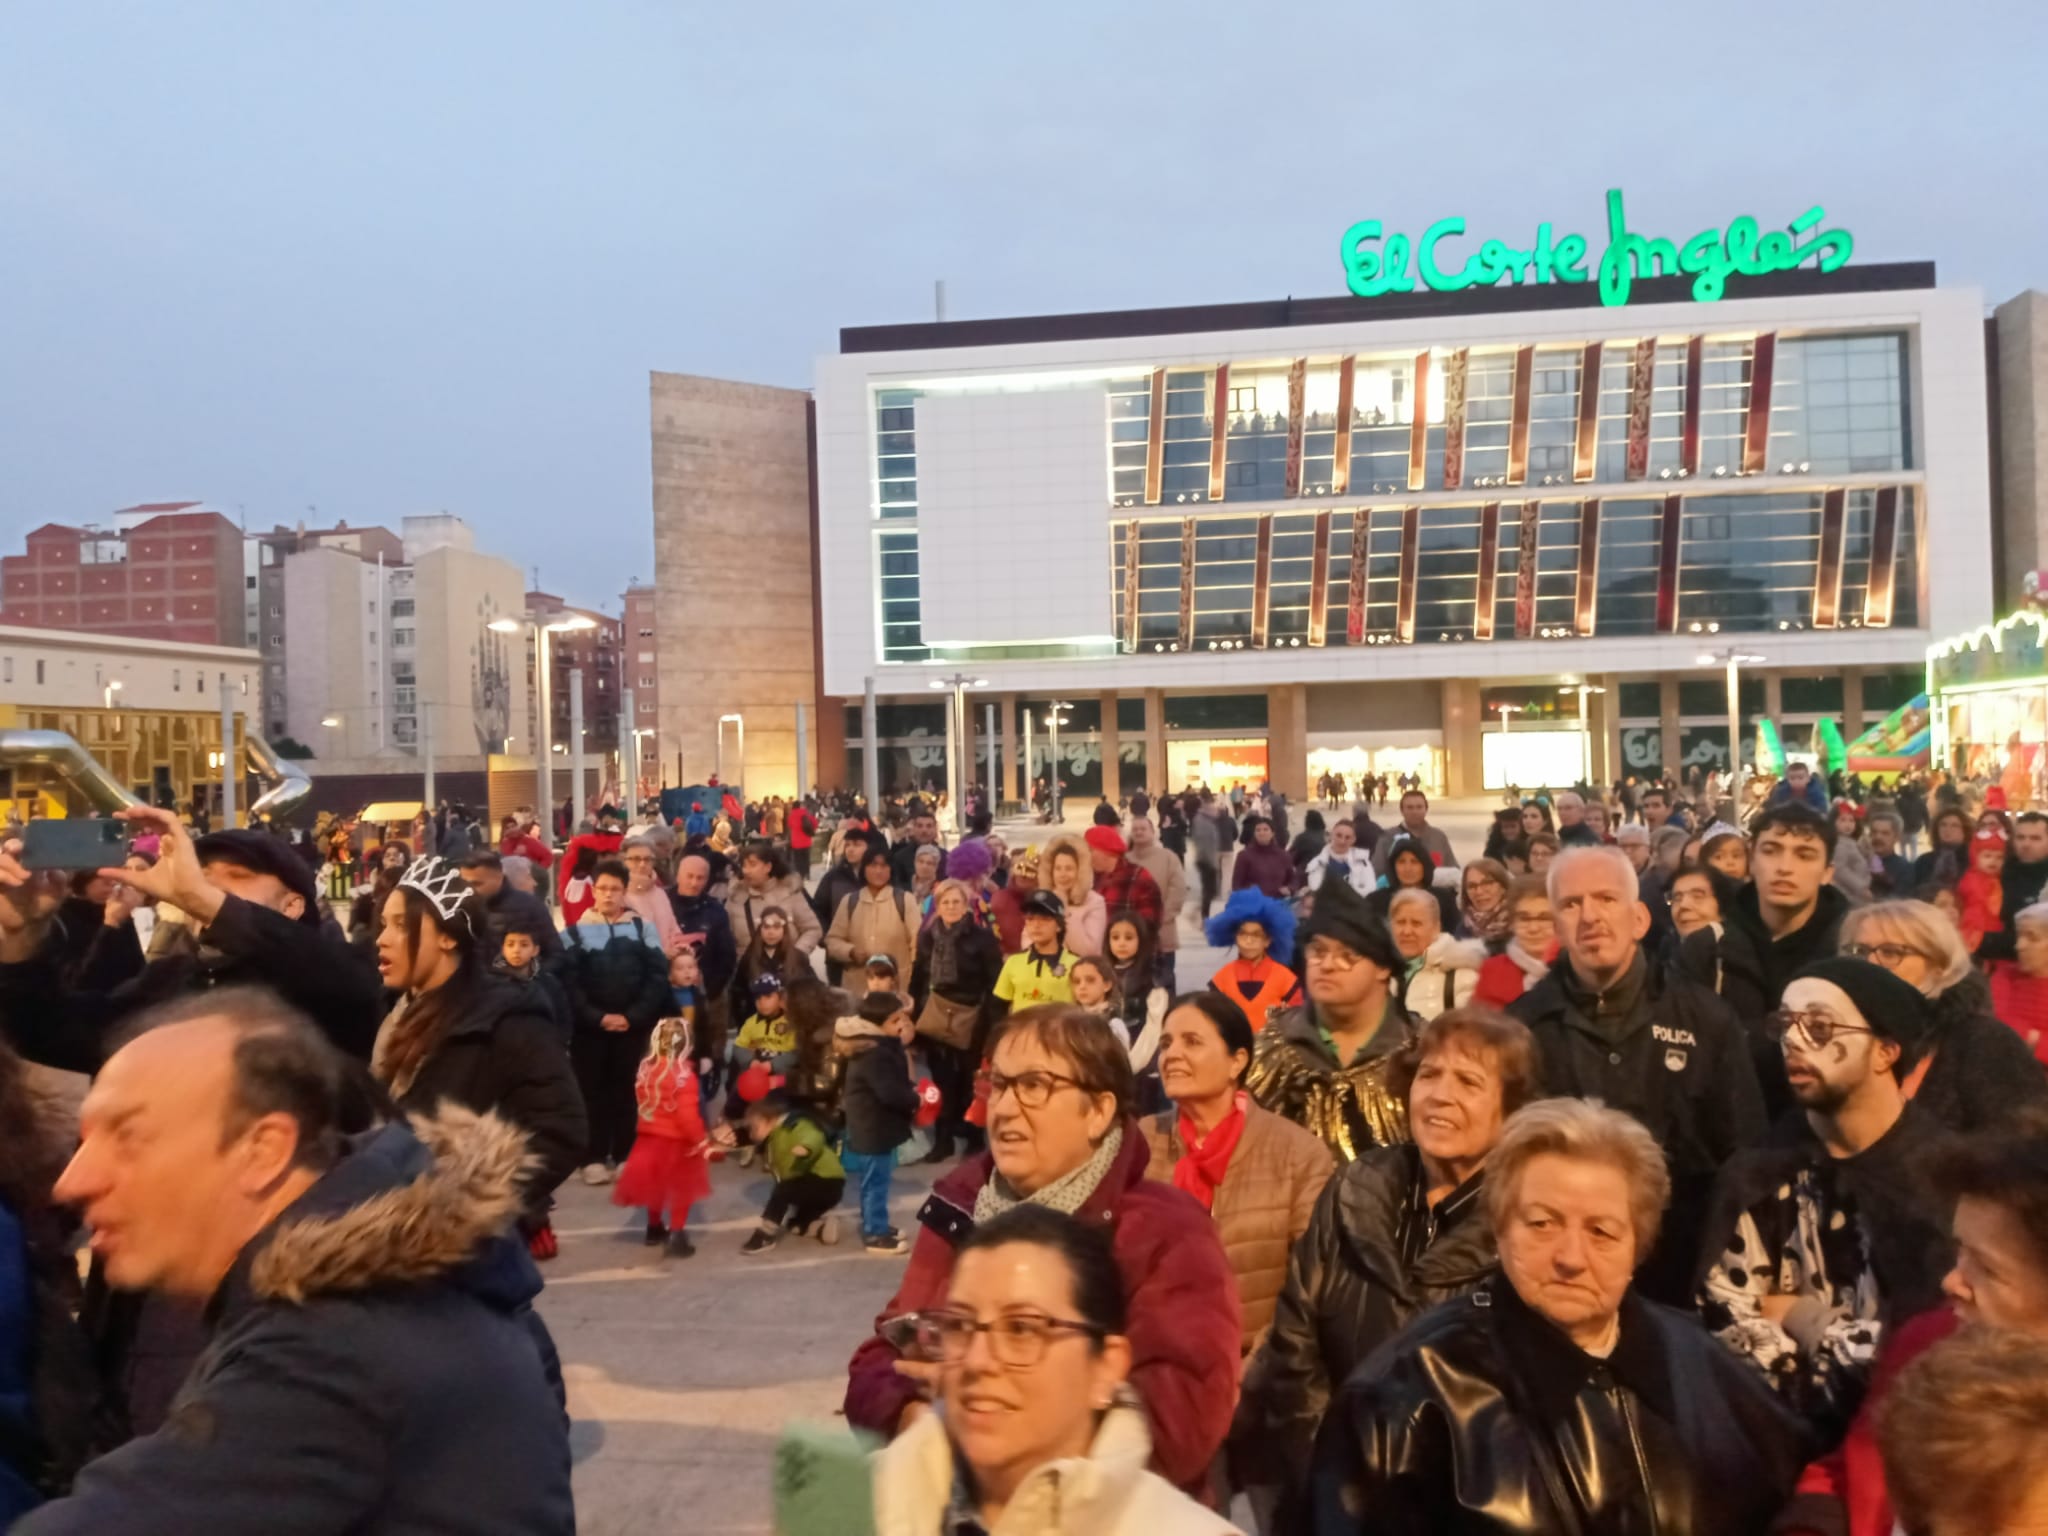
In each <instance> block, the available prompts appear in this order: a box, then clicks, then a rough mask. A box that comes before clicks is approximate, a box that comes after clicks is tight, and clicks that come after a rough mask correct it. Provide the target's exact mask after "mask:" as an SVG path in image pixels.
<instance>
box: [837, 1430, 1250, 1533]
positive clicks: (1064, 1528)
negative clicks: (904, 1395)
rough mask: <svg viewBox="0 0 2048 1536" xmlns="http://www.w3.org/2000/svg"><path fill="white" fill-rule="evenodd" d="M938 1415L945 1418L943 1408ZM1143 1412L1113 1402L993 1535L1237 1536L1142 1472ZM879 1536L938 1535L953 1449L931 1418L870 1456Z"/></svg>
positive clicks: (1147, 1444)
mask: <svg viewBox="0 0 2048 1536" xmlns="http://www.w3.org/2000/svg"><path fill="white" fill-rule="evenodd" d="M941 1412H943V1410H941ZM1151 1459H1152V1435H1151V1431H1149V1430H1148V1429H1147V1428H1146V1427H1145V1415H1144V1412H1143V1411H1142V1410H1141V1409H1139V1408H1137V1407H1135V1406H1127V1405H1124V1404H1119V1405H1118V1406H1116V1407H1114V1408H1112V1409H1110V1410H1109V1412H1108V1413H1106V1414H1104V1415H1103V1416H1102V1427H1101V1428H1100V1429H1098V1430H1097V1431H1096V1433H1095V1443H1094V1445H1092V1446H1091V1447H1089V1451H1088V1454H1087V1455H1086V1456H1085V1457H1074V1458H1072V1459H1071V1460H1067V1461H1055V1462H1050V1463H1048V1464H1047V1465H1045V1466H1042V1467H1040V1468H1039V1469H1038V1470H1037V1471H1036V1472H1033V1473H1032V1474H1031V1475H1030V1477H1028V1478H1026V1479H1025V1480H1024V1484H1023V1486H1022V1487H1020V1488H1019V1489H1018V1490H1017V1494H1016V1497H1014V1498H1013V1499H1011V1500H1010V1502H1009V1503H1008V1505H1006V1506H1005V1507H1004V1509H1003V1514H1002V1518H1001V1519H1000V1520H998V1521H997V1522H996V1523H995V1527H994V1529H993V1530H991V1531H990V1532H989V1536H1242V1533H1241V1532H1239V1531H1238V1529H1237V1527H1236V1526H1234V1525H1232V1524H1230V1523H1229V1522H1228V1521H1227V1520H1225V1519H1224V1518H1223V1517H1222V1516H1221V1515H1219V1514H1217V1513H1215V1512H1214V1511H1213V1510H1207V1509H1204V1508H1203V1507H1202V1506H1201V1505H1199V1504H1197V1503H1196V1502H1195V1501H1194V1500H1193V1499H1191V1498H1189V1497H1188V1496H1187V1495H1186V1494H1184V1493H1182V1492H1181V1491H1180V1490H1179V1489H1178V1488H1176V1487H1174V1486H1173V1484H1171V1483H1169V1482H1167V1481H1166V1479H1164V1478H1163V1477H1160V1476H1158V1475H1157V1474H1155V1473H1152V1472H1148V1471H1146V1470H1145V1464H1146V1463H1147V1462H1148V1461H1150V1460H1151ZM874 1465H875V1536H944V1531H945V1519H946V1505H947V1503H948V1502H949V1501H950V1500H951V1499H952V1497H953V1446H952V1443H951V1442H950V1441H949V1440H947V1438H946V1426H945V1423H944V1421H943V1420H942V1419H941V1418H940V1414H939V1413H927V1414H925V1415H923V1416H922V1417H921V1418H919V1419H918V1421H917V1422H916V1423H915V1424H913V1425H911V1426H910V1428H909V1429H907V1430H905V1431H904V1432H903V1433H902V1434H900V1435H898V1436H897V1437H896V1439H895V1441H894V1442H893V1443H892V1444H890V1445H887V1446H885V1447H883V1448H882V1449H881V1450H879V1451H877V1452H876V1453H875V1464H874Z"/></svg>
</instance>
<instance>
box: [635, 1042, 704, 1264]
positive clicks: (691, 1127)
mask: <svg viewBox="0 0 2048 1536" xmlns="http://www.w3.org/2000/svg"><path fill="white" fill-rule="evenodd" d="M633 1096H634V1098H635V1099H636V1100H637V1101H638V1103H639V1106H640V1132H639V1134H638V1135H637V1136H635V1137H634V1138H633V1150H632V1151H631V1152H630V1153H628V1154H627V1157H626V1166H625V1167H624V1168H622V1169H620V1170H619V1177H618V1181H617V1182H616V1183H615V1184H613V1185H612V1204H614V1205H638V1206H644V1207H645V1208H646V1211H647V1244H648V1246H649V1247H656V1246H658V1245H660V1244H663V1243H666V1244H668V1247H669V1251H670V1252H671V1253H674V1254H677V1255H678V1256H680V1257H682V1258H686V1259H687V1258H688V1257H690V1255H691V1254H693V1253H695V1252H696V1251H697V1250H696V1247H695V1246H694V1245H693V1244H692V1243H691V1242H690V1234H689V1233H688V1232H686V1231H685V1230H684V1226H685V1224H686V1223H688V1221H689V1219H690V1207H691V1206H692V1205H695V1204H696V1203H697V1202H698V1201H699V1200H702V1199H703V1198H704V1197H705V1196H707V1195H709V1194H710V1193H711V1170H710V1158H709V1155H708V1154H709V1152H710V1147H711V1143H710V1140H709V1138H708V1137H706V1135H705V1134H704V1113H703V1108H702V1106H701V1105H700V1104H699V1103H698V1098H697V1069H696V1065H695V1064H694V1063H693V1062H692V1061H691V1059H690V1021H689V1020H688V1019H684V1018H667V1019H663V1020H661V1021H660V1022H659V1023H657V1024H656V1025H655V1026H654V1033H653V1035H652V1036H651V1037H649V1039H648V1043H647V1055H646V1057H645V1058H644V1059H643V1060H642V1061H641V1063H640V1071H639V1073H638V1074H637V1075H636V1076H635V1078H634V1079H633ZM671 1234H673V1235H671Z"/></svg>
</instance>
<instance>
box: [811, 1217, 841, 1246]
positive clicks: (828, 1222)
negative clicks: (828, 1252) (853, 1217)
mask: <svg viewBox="0 0 2048 1536" xmlns="http://www.w3.org/2000/svg"><path fill="white" fill-rule="evenodd" d="M811 1236H813V1237H815V1238H816V1239H817V1240H818V1241H819V1242H821V1243H823V1244H824V1245H825V1246H826V1247H827V1248H830V1247H831V1246H832V1245H833V1244H834V1243H836V1242H838V1241H839V1218H838V1217H837V1216H820V1217H819V1218H818V1221H817V1224H816V1225H815V1226H813V1227H812V1228H811Z"/></svg>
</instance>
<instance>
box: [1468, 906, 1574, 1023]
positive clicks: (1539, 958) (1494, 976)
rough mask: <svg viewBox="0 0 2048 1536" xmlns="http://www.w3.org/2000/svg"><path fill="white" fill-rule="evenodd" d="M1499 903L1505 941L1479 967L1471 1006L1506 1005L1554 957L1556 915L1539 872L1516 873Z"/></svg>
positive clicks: (1545, 972) (1546, 968) (1542, 973)
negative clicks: (1504, 922) (1503, 915)
mask: <svg viewBox="0 0 2048 1536" xmlns="http://www.w3.org/2000/svg"><path fill="white" fill-rule="evenodd" d="M1501 905H1503V906H1504V907H1506V908H1507V911H1508V924H1507V932H1508V941H1507V943H1506V944H1505V945H1504V946H1503V947H1502V949H1501V952H1500V953H1499V954H1497V955H1488V956H1487V957H1486V960H1485V962H1484V963H1483V964H1482V965H1481V966H1480V967H1479V985H1478V986H1477V987H1475V988H1473V990H1472V997H1471V999H1470V1001H1471V1002H1472V1005H1473V1006H1474V1007H1479V1008H1505V1007H1507V1005H1508V1004H1510V1003H1512V1002H1513V1001H1514V1000H1515V999H1516V998H1518V997H1520V996H1521V995H1522V994H1523V993H1524V992H1526V991H1528V990H1529V989H1530V988H1531V987H1533V986H1535V985H1536V983H1537V982H1539V981H1541V980H1542V979H1543V978H1544V977H1545V976H1547V975H1548V974H1550V966H1551V962H1552V961H1554V960H1555V959H1556V958H1557V919H1556V917H1555V916H1554V915H1553V914H1552V912H1551V909H1550V891H1549V888H1548V887H1547V886H1546V885H1545V884H1544V882H1543V879H1542V877H1541V876H1539V875H1520V876H1518V877H1516V879H1515V881H1514V882H1513V883H1512V884H1511V885H1509V886H1508V893H1507V896H1506V897H1505V898H1504V899H1503V900H1502V902H1501Z"/></svg>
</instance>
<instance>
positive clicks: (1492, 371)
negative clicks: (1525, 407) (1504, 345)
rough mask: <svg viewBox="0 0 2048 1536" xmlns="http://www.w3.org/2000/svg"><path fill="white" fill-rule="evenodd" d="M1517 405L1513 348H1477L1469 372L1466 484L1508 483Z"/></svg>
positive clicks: (1466, 377)
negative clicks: (1512, 432) (1493, 349)
mask: <svg viewBox="0 0 2048 1536" xmlns="http://www.w3.org/2000/svg"><path fill="white" fill-rule="evenodd" d="M1514 406H1515V354H1514V352H1513V350H1512V349H1502V350H1499V351H1493V352H1474V353H1473V354H1472V358H1471V362H1470V363H1469V364H1468V366H1467V368H1466V372H1465V484H1466V485H1485V484H1488V483H1495V484H1505V483H1506V480H1507V472H1508V432H1509V429H1510V427H1511V426H1512V424H1513V417H1514Z"/></svg>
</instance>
